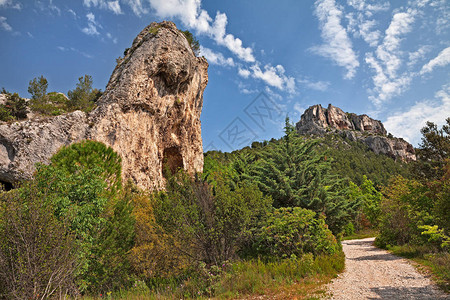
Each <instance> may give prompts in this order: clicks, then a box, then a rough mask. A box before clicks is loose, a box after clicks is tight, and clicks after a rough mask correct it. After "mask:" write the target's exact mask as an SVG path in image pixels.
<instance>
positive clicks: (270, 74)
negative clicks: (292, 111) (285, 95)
mask: <svg viewBox="0 0 450 300" xmlns="http://www.w3.org/2000/svg"><path fill="white" fill-rule="evenodd" d="M250 70H251V71H252V73H251V76H252V77H254V78H257V79H261V80H262V81H264V82H265V83H266V84H267V85H270V86H273V87H276V88H278V89H279V90H286V91H287V92H289V93H291V94H292V93H295V79H294V78H293V77H289V76H286V75H285V70H284V68H283V66H281V65H277V66H275V67H273V66H271V65H265V66H264V68H263V69H261V68H260V66H259V64H255V65H253V66H251V67H250Z"/></svg>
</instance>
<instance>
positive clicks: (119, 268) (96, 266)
mask: <svg viewBox="0 0 450 300" xmlns="http://www.w3.org/2000/svg"><path fill="white" fill-rule="evenodd" d="M131 189H132V187H131V185H130V184H128V185H127V186H126V188H125V190H124V191H123V192H120V193H119V194H118V195H117V196H118V197H117V198H118V199H114V200H113V201H112V202H113V203H110V204H109V205H108V208H107V210H106V217H105V218H106V222H105V226H104V227H103V228H102V230H101V232H100V234H99V238H98V241H99V242H98V243H97V244H95V245H93V249H92V253H93V256H94V257H95V258H96V259H95V260H93V261H92V263H91V264H90V266H89V269H88V272H87V279H86V281H87V282H89V285H90V288H89V290H90V291H91V292H92V291H96V292H102V291H103V292H105V291H113V290H118V289H121V288H129V287H130V286H131V283H132V281H133V279H134V277H133V273H132V268H131V263H130V260H129V257H128V256H129V251H130V250H131V248H132V247H133V245H134V239H135V231H134V226H135V221H136V219H135V217H134V216H133V213H132V212H133V206H132V191H131Z"/></svg>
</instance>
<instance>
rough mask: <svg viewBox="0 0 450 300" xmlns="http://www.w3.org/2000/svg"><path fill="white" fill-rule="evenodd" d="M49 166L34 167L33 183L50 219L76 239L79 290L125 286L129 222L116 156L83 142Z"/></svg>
mask: <svg viewBox="0 0 450 300" xmlns="http://www.w3.org/2000/svg"><path fill="white" fill-rule="evenodd" d="M50 162H51V163H50V164H49V165H38V166H37V171H36V173H35V181H36V184H37V186H38V188H39V195H42V197H45V198H46V199H50V201H51V204H52V207H53V212H54V215H55V216H56V217H57V218H58V220H61V221H64V222H67V224H68V232H69V233H70V234H72V235H73V236H74V239H75V244H76V245H77V247H78V251H77V253H76V258H77V262H78V263H79V264H80V268H79V270H78V272H77V274H75V275H76V276H75V278H76V283H77V285H78V287H79V289H80V290H81V291H83V292H84V291H91V292H92V291H98V290H101V289H103V288H105V289H106V288H107V287H117V286H118V285H121V284H126V283H127V282H128V279H127V276H125V275H128V274H124V272H122V271H123V270H125V269H126V268H127V266H128V265H129V264H128V262H127V259H128V258H127V256H126V255H124V252H125V253H126V252H128V251H129V250H130V249H131V247H132V242H130V240H132V239H133V234H132V231H133V219H132V217H131V208H130V207H129V203H128V200H127V199H126V198H125V197H122V194H121V193H120V187H121V166H120V157H119V156H118V155H117V153H115V152H114V151H113V150H112V149H111V148H110V147H106V146H105V145H104V144H102V143H99V142H94V141H83V142H80V143H75V144H72V145H70V146H67V147H63V148H62V149H60V150H59V151H58V152H57V153H56V154H55V155H54V156H53V157H52V158H51V159H50ZM130 230H131V232H130ZM99 262H101V264H99ZM121 268H122V269H121ZM118 270H121V272H119V271H118ZM119 275H120V276H119Z"/></svg>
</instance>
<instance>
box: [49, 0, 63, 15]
mask: <svg viewBox="0 0 450 300" xmlns="http://www.w3.org/2000/svg"><path fill="white" fill-rule="evenodd" d="M48 8H49V9H50V10H53V11H55V12H56V14H57V15H58V16H60V15H61V10H60V9H59V7H58V6H56V5H54V4H53V0H49V5H48Z"/></svg>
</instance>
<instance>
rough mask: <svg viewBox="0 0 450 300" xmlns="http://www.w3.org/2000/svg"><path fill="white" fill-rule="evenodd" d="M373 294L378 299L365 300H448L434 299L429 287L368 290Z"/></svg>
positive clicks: (384, 287)
mask: <svg viewBox="0 0 450 300" xmlns="http://www.w3.org/2000/svg"><path fill="white" fill-rule="evenodd" d="M370 290H371V291H372V292H373V293H375V294H377V295H378V297H369V298H367V299H373V300H375V299H377V300H380V299H389V300H394V299H411V300H434V299H449V298H447V297H445V296H444V297H445V298H436V295H435V294H433V291H432V290H431V289H430V288H429V287H391V286H381V287H374V288H371V289H370Z"/></svg>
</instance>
